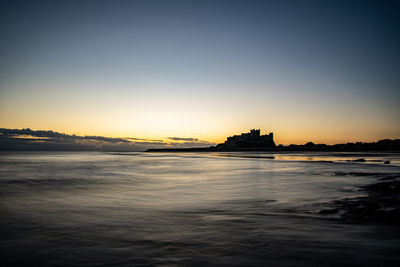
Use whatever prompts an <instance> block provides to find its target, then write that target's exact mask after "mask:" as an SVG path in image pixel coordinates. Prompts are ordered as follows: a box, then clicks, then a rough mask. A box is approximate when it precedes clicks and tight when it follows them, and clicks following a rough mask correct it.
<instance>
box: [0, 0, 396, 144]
mask: <svg viewBox="0 0 400 267" xmlns="http://www.w3.org/2000/svg"><path fill="white" fill-rule="evenodd" d="M399 14H400V5H399V2H398V1H244V0H243V1H168V0H166V1H151V0H150V1H18V0H17V1H1V8H0V31H1V36H2V38H1V39H2V41H1V42H0V59H1V60H0V127H2V128H12V129H14V128H19V129H20V128H27V127H29V128H31V129H35V130H53V131H58V132H63V133H67V134H79V135H102V136H110V137H127V136H129V137H136V138H154V139H162V140H164V139H165V138H167V137H171V136H174V137H175V136H177V137H186V138H197V139H200V140H206V141H209V142H217V143H219V142H222V141H224V140H225V138H226V136H228V135H232V134H238V133H241V132H246V131H248V130H249V129H251V128H261V130H262V133H263V134H264V133H268V132H269V131H273V132H274V133H275V136H276V138H275V139H276V143H278V144H290V143H299V144H301V143H305V142H307V141H313V142H316V143H320V142H324V143H330V144H332V143H340V142H350V141H376V140H379V139H383V138H400V120H399V118H400V51H399V48H400V16H399Z"/></svg>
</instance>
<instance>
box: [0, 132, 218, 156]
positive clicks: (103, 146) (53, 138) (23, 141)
mask: <svg viewBox="0 0 400 267" xmlns="http://www.w3.org/2000/svg"><path fill="white" fill-rule="evenodd" d="M167 139H168V140H171V142H165V141H163V140H158V139H145V138H135V137H122V138H121V137H119V138H114V137H104V136H90V135H87V136H79V135H69V134H64V133H58V132H53V131H43V130H39V131H35V130H31V129H29V128H27V129H6V128H0V150H64V151H144V150H146V149H149V148H185V147H207V146H212V145H215V143H210V142H207V141H202V140H199V139H197V138H181V137H169V138H167Z"/></svg>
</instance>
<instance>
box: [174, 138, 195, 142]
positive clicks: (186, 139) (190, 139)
mask: <svg viewBox="0 0 400 267" xmlns="http://www.w3.org/2000/svg"><path fill="white" fill-rule="evenodd" d="M167 138H168V139H170V140H174V141H191V142H196V141H199V139H197V138H190V137H188V138H186V137H167Z"/></svg>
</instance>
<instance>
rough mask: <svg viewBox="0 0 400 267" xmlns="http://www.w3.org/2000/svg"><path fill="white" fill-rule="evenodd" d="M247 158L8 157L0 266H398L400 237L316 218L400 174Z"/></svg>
mask: <svg viewBox="0 0 400 267" xmlns="http://www.w3.org/2000/svg"><path fill="white" fill-rule="evenodd" d="M240 155H241V154H235V155H234V156H229V157H227V156H216V155H215V154H212V153H209V154H146V153H122V154H113V153H72V152H69V153H56V152H53V153H48V152H46V153H43V152H37V153H2V154H1V156H0V209H1V210H0V211H1V215H0V226H1V227H0V229H1V236H2V239H1V241H0V249H1V251H2V252H1V253H2V255H1V256H2V257H1V263H3V264H5V265H21V264H29V265H35V264H36V265H79V264H81V265H105V266H109V265H133V264H135V265H136V264H137V265H139V264H142V265H164V264H177V265H218V266H219V265H253V266H259V265H267V264H268V265H278V264H279V265H282V266H285V265H287V266H303V265H314V264H318V265H322V264H323V265H328V266H329V265H331V266H333V265H339V264H340V265H342V264H350V265H351V264H355V265H366V266H368V265H369V266H376V265H380V264H383V265H384V264H397V263H399V258H398V256H397V255H398V254H397V252H398V244H399V240H400V235H399V231H398V228H397V227H396V226H390V225H370V224H357V225H351V224H345V223H342V222H341V221H340V220H337V219H331V218H329V217H324V216H319V215H318V214H316V213H313V212H312V210H313V208H315V204H317V203H323V202H328V201H331V200H335V199H342V198H344V197H352V196H354V195H358V194H362V192H359V191H357V190H351V189H352V188H354V189H356V188H357V186H358V185H360V184H367V183H371V182H373V181H375V180H376V179H377V178H376V174H382V173H400V169H399V167H397V166H394V165H383V164H364V163H358V162H348V161H346V160H347V159H348V158H349V156H347V157H343V156H342V157H339V156H338V155H325V156H324V159H326V158H330V160H329V161H332V160H331V158H335V159H338V158H339V159H342V161H341V162H340V163H338V164H336V163H335V164H332V163H330V162H324V161H322V160H319V157H321V156H318V155H301V154H297V155H290V156H285V155H273V156H272V157H273V159H272V158H268V157H270V155H268V154H266V155H263V154H250V156H252V157H241V156H240ZM257 155H259V156H260V157H259V158H255V157H254V156H257ZM285 157H286V158H285ZM288 157H294V158H295V160H293V159H292V158H288ZM302 157H303V158H305V159H306V160H303V159H302ZM310 157H311V158H312V159H313V160H312V162H310ZM350 157H352V156H350ZM354 157H355V158H357V157H358V155H356V156H354ZM371 157H375V158H378V159H384V158H385V159H386V158H388V157H391V160H394V158H395V155H389V156H388V155H384V156H379V155H374V156H371ZM317 159H318V160H317ZM336 161H337V160H335V162H336ZM356 173H371V174H372V175H355V174H356ZM342 174H345V175H342Z"/></svg>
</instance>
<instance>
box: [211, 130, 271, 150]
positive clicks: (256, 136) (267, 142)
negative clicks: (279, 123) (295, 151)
mask: <svg viewBox="0 0 400 267" xmlns="http://www.w3.org/2000/svg"><path fill="white" fill-rule="evenodd" d="M271 147H275V142H274V134H273V133H269V134H266V135H260V130H259V129H258V130H256V129H252V130H250V132H249V133H242V134H241V135H234V136H230V137H228V138H227V140H226V141H225V143H223V144H219V145H217V148H221V149H236V148H238V149H241V148H243V149H246V148H258V149H260V148H271Z"/></svg>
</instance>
